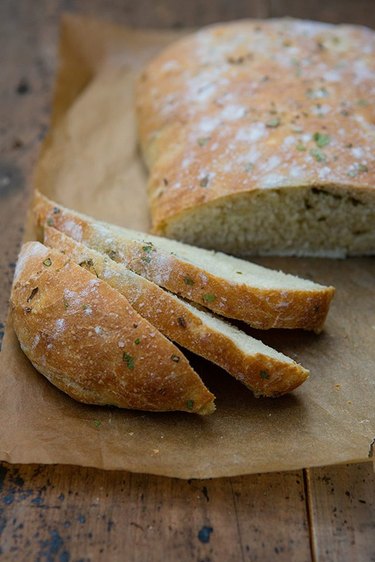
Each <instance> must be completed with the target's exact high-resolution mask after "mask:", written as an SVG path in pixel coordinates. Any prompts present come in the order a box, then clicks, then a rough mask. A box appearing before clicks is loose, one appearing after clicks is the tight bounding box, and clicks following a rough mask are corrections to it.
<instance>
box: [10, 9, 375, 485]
mask: <svg viewBox="0 0 375 562" xmlns="http://www.w3.org/2000/svg"><path fill="white" fill-rule="evenodd" d="M176 35H177V34H176V33H171V32H159V33H156V32H141V31H131V30H124V29H121V28H117V27H112V26H110V25H108V24H101V23H96V22H92V21H87V20H84V19H80V18H77V17H69V18H65V20H64V22H63V29H62V41H61V71H60V73H59V76H58V80H57V87H56V95H55V103H54V111H53V127H52V130H51V134H50V136H49V138H48V140H47V141H46V144H45V146H44V149H43V151H42V156H41V159H40V162H39V165H38V168H37V172H36V180H35V183H36V186H37V187H38V188H39V189H41V190H42V191H43V192H44V193H46V194H47V195H49V196H50V197H52V198H54V199H56V200H57V201H59V202H60V203H62V204H65V205H67V206H70V207H73V208H75V209H77V210H80V211H84V212H86V213H89V214H91V215H93V216H95V217H97V218H100V219H105V220H109V221H112V222H114V223H118V224H122V225H126V226H130V227H135V228H139V229H145V230H146V229H147V228H148V225H149V223H148V213H147V202H146V189H145V178H146V175H145V170H144V168H143V165H142V162H141V160H140V158H139V155H138V152H137V145H136V127H135V121H134V113H133V82H134V75H135V73H136V72H137V70H138V68H139V67H140V66H141V65H142V64H143V63H144V62H145V61H146V60H147V59H148V58H149V57H150V56H152V55H153V54H155V53H156V52H157V51H158V50H159V49H160V48H161V47H163V46H164V45H165V44H167V43H168V42H169V41H171V40H172V39H174V38H175V37H176ZM29 235H31V232H30V231H29ZM258 262H259V263H262V264H264V265H267V266H270V267H275V268H281V269H284V270H285V271H288V272H291V273H295V274H299V275H301V276H305V277H310V278H313V279H315V280H317V281H320V282H322V283H326V284H332V285H335V286H336V287H337V296H336V298H335V300H334V303H333V306H332V310H331V313H330V315H329V318H328V321H327V326H326V330H325V332H324V333H323V334H321V335H320V336H316V335H313V334H309V333H302V332H299V331H285V332H281V331H268V332H263V333H257V334H256V335H257V337H260V338H262V339H263V341H265V343H267V344H270V345H273V346H274V347H275V348H277V349H279V350H281V351H283V352H284V353H286V354H289V355H291V356H292V357H293V358H295V359H296V360H297V361H300V362H301V363H302V364H303V365H305V366H306V367H307V368H309V369H310V370H311V378H310V380H309V381H308V382H307V383H306V384H304V385H303V386H302V387H301V388H299V389H298V390H297V391H296V392H294V393H293V394H292V395H289V396H285V397H283V398H279V399H274V400H266V399H259V400H257V399H255V398H253V397H252V395H251V393H250V392H249V391H248V390H247V389H246V388H245V387H243V386H242V385H240V384H239V383H238V382H236V381H235V380H233V379H232V378H231V377H229V376H228V375H227V374H226V373H224V372H223V371H221V370H220V369H218V368H217V367H214V366H212V365H210V364H209V363H208V362H205V361H203V360H201V359H198V358H197V357H194V356H192V355H189V358H191V362H192V364H193V366H194V367H195V368H196V369H197V371H198V372H199V373H200V374H201V376H202V377H203V379H204V380H205V382H206V383H207V385H208V386H209V388H210V389H212V390H213V391H214V392H215V393H216V395H217V412H216V413H215V414H213V415H212V416H208V417H205V418H201V417H199V416H194V415H189V414H182V413H176V414H170V413H169V414H155V413H153V414H150V413H144V412H131V411H121V410H118V409H114V408H100V407H92V406H86V405H82V404H79V403H77V402H74V401H73V400H72V399H70V398H69V397H68V396H66V395H64V394H63V393H61V392H60V391H58V390H57V389H56V388H54V387H53V386H52V385H51V384H49V383H48V382H47V381H46V380H45V379H44V377H43V376H42V375H40V374H38V373H37V372H36V371H35V370H34V369H33V368H32V366H31V365H30V364H29V362H28V360H27V359H26V357H25V356H24V355H23V354H22V352H21V351H20V349H19V346H18V343H17V340H16V337H15V335H14V333H13V331H12V328H11V324H9V325H8V328H7V332H6V335H5V339H4V345H3V351H2V353H1V376H0V400H1V403H0V407H1V409H0V426H1V428H2V430H1V436H0V458H1V459H4V460H6V461H10V462H21V463H66V464H78V465H85V466H94V467H98V468H105V469H126V470H130V471H136V472H146V473H154V474H163V475H168V476H175V477H181V478H191V477H196V478H208V477H217V476H231V475H238V474H245V473H255V472H266V471H278V470H289V469H295V468H301V467H309V466H317V465H328V464H333V463H341V462H354V461H363V460H366V459H367V458H368V456H369V450H370V444H371V441H372V439H373V438H374V436H375V416H374V411H375V409H374V403H375V376H374V375H375V315H374V303H375V262H374V260H372V259H350V260H346V261H332V260H313V259H291V258H288V259H286V258H285V259H281V258H279V259H277V258H267V259H262V260H258Z"/></svg>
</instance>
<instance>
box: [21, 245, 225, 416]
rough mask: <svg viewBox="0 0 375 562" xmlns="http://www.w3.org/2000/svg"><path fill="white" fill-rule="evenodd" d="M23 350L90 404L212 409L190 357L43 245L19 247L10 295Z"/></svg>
mask: <svg viewBox="0 0 375 562" xmlns="http://www.w3.org/2000/svg"><path fill="white" fill-rule="evenodd" d="M11 307H12V317H13V326H14V330H15V332H16V335H17V337H18V340H19V342H20V344H21V348H22V350H23V351H24V353H25V354H26V356H27V357H28V358H29V360H30V361H31V362H32V364H33V365H34V366H35V368H36V369H37V370H38V371H39V372H41V373H42V374H43V375H45V377H46V378H47V379H49V380H50V382H52V383H53V384H54V385H55V386H57V387H58V388H59V389H60V390H63V391H64V392H65V393H67V394H68V395H69V396H71V397H72V398H74V399H76V400H78V401H80V402H84V403H87V404H97V405H114V406H118V407H120V408H129V409H136V410H146V411H147V410H148V411H174V410H181V411H185V412H190V413H198V414H209V413H212V412H213V411H214V410H215V406H214V396H213V394H212V393H211V392H210V391H209V390H208V389H207V388H206V387H205V385H204V384H203V382H202V381H201V379H200V378H199V376H198V375H197V374H196V373H195V372H194V370H193V369H192V368H191V367H190V365H189V363H188V361H187V359H186V358H185V357H184V355H183V354H182V353H181V352H180V350H179V349H178V348H177V347H176V346H174V345H173V344H172V343H171V342H170V341H169V340H167V339H166V338H165V337H164V336H163V335H162V334H160V332H158V330H157V329H156V328H154V327H153V326H151V324H149V322H147V321H146V320H144V319H143V318H142V317H141V316H140V315H139V314H137V313H136V312H135V310H134V309H133V308H132V307H131V306H130V304H129V302H128V301H127V299H126V298H125V297H123V296H122V295H121V294H120V293H118V292H117V291H116V290H115V289H113V288H112V287H110V286H109V285H107V283H105V282H104V281H101V280H100V279H98V278H96V276H94V275H92V274H91V273H90V272H89V271H87V270H86V269H84V268H82V267H79V265H77V264H75V263H73V262H72V261H71V260H70V259H69V258H68V257H67V256H65V255H64V254H62V253H61V252H58V251H56V250H53V249H51V248H47V247H45V246H43V245H42V244H40V243H39V242H29V243H27V244H25V245H24V246H23V248H22V250H21V253H20V256H19V259H18V263H17V267H16V272H15V278H14V283H13V288H12V294H11Z"/></svg>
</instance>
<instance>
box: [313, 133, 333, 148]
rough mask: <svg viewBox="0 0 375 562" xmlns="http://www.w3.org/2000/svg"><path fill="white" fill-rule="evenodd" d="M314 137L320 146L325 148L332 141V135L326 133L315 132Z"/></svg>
mask: <svg viewBox="0 0 375 562" xmlns="http://www.w3.org/2000/svg"><path fill="white" fill-rule="evenodd" d="M313 139H314V141H315V142H316V145H317V146H319V148H323V147H324V146H327V144H329V143H330V142H331V137H330V136H329V135H327V134H326V133H314V136H313Z"/></svg>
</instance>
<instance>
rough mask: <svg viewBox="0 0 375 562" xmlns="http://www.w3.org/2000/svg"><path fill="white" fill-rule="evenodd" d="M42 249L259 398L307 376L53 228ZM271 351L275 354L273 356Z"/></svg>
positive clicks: (282, 390) (285, 389) (290, 387)
mask: <svg viewBox="0 0 375 562" xmlns="http://www.w3.org/2000/svg"><path fill="white" fill-rule="evenodd" d="M44 243H45V244H46V246H50V247H52V248H55V249H58V250H60V251H62V252H64V253H65V255H66V256H69V258H70V259H72V260H73V261H74V262H76V263H78V264H80V265H81V266H82V267H85V268H88V269H89V270H90V271H91V272H92V273H95V274H96V275H97V276H98V277H99V278H100V279H104V280H105V281H106V282H107V283H109V284H110V285H111V286H112V287H113V288H115V289H116V290H118V291H119V292H120V293H121V294H123V295H124V296H125V297H126V298H127V299H128V300H129V302H130V304H131V305H132V306H133V308H134V309H135V310H136V311H137V312H138V313H139V314H141V316H143V318H146V320H148V321H149V322H150V323H151V324H152V325H153V326H155V327H156V328H157V329H158V330H160V331H161V332H162V333H163V334H164V335H165V336H167V337H168V338H169V339H171V340H172V341H175V342H176V343H178V344H179V345H181V346H183V347H185V348H187V349H189V350H190V351H192V352H194V353H197V354H198V355H201V356H202V357H204V358H206V359H208V360H210V361H212V362H213V363H216V364H217V365H219V366H220V367H222V368H224V369H225V370H226V371H228V372H229V373H230V374H231V375H233V376H234V377H235V378H237V379H238V380H240V381H241V382H242V383H243V384H245V385H246V386H247V387H248V388H250V389H251V390H252V391H253V392H254V393H255V394H256V395H262V396H278V395H281V394H284V393H286V392H290V391H291V390H293V389H294V388H296V387H297V386H299V385H300V384H302V383H303V382H304V381H305V380H306V378H307V376H308V372H307V371H306V370H305V369H304V368H303V367H302V366H301V365H298V364H297V363H295V362H292V361H291V360H289V359H288V358H286V357H283V356H281V354H280V356H279V357H271V356H269V353H267V349H268V348H266V346H264V345H263V344H261V343H260V342H256V344H258V345H259V349H258V350H257V351H255V350H254V352H253V353H250V352H248V353H245V352H244V351H243V350H242V349H241V347H239V346H238V345H237V344H236V343H235V341H234V339H232V338H230V337H228V336H227V335H226V334H225V332H224V331H222V332H220V326H217V328H216V327H213V326H210V324H209V316H208V315H207V313H203V314H204V315H206V316H207V318H208V322H205V320H204V318H203V319H202V316H199V315H198V314H197V313H194V310H192V307H191V306H189V305H187V304H186V303H185V302H184V301H182V300H181V299H179V298H178V297H176V296H175V295H172V294H170V293H168V292H167V291H165V290H163V289H161V288H160V287H159V286H158V285H155V284H154V283H152V282H150V281H148V280H147V279H144V278H143V277H140V276H138V275H136V274H134V273H133V272H131V271H129V270H127V269H126V268H125V267H124V266H122V265H121V264H117V263H115V262H114V261H113V260H111V259H110V258H109V257H108V256H104V255H102V254H99V253H98V252H96V251H95V250H91V249H90V248H88V247H86V246H84V245H83V244H80V243H79V242H76V241H75V240H73V239H72V238H70V237H68V236H66V235H65V234H63V233H62V232H60V231H58V230H56V229H55V228H53V227H49V226H46V227H45V229H44ZM224 329H225V326H224ZM235 337H236V334H235V333H234V338H235ZM248 340H249V342H251V341H252V340H253V338H250V336H248ZM268 351H269V352H271V353H272V350H270V349H269V350H268Z"/></svg>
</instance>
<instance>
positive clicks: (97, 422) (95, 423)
mask: <svg viewBox="0 0 375 562" xmlns="http://www.w3.org/2000/svg"><path fill="white" fill-rule="evenodd" d="M94 425H95V427H100V426H101V425H102V422H101V421H100V420H94Z"/></svg>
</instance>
